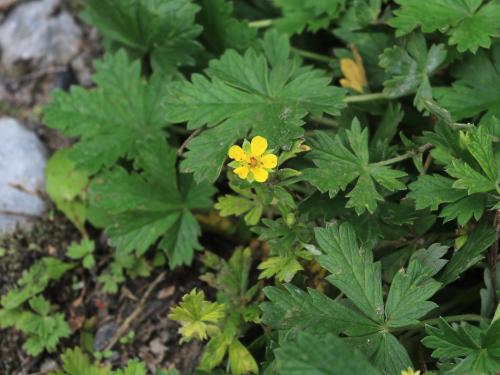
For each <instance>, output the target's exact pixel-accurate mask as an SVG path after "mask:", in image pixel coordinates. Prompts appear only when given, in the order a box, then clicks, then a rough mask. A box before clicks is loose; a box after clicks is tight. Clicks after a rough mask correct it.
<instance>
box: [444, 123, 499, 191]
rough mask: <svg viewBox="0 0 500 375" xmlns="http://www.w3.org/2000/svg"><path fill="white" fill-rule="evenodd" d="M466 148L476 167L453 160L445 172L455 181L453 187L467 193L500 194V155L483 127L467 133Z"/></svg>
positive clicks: (490, 136) (469, 163)
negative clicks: (493, 192) (495, 150)
mask: <svg viewBox="0 0 500 375" xmlns="http://www.w3.org/2000/svg"><path fill="white" fill-rule="evenodd" d="M465 143H466V147H467V150H468V151H469V153H470V154H471V155H472V157H473V158H474V161H475V163H477V167H476V166H475V165H474V164H472V163H471V162H465V161H462V160H458V159H455V160H453V161H452V163H451V165H449V166H448V168H447V169H446V171H447V172H448V174H449V175H451V176H452V177H454V178H456V179H457V180H456V181H455V183H454V184H453V187H455V188H458V189H465V190H467V193H468V194H469V195H470V194H474V193H485V192H489V191H497V192H500V158H499V157H498V156H499V155H500V150H499V152H497V153H495V152H494V150H493V137H492V135H491V134H490V133H489V131H488V130H487V128H486V126H485V125H481V126H479V127H478V128H475V129H474V130H473V131H471V132H469V134H468V137H467V138H466V139H465Z"/></svg>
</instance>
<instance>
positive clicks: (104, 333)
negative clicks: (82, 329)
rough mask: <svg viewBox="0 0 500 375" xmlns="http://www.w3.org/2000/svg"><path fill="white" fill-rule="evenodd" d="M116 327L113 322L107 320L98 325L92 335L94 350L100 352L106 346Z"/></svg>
mask: <svg viewBox="0 0 500 375" xmlns="http://www.w3.org/2000/svg"><path fill="white" fill-rule="evenodd" d="M117 329H118V325H117V324H116V323H115V322H108V323H105V324H104V325H102V326H100V327H99V329H98V330H97V332H96V334H95V336H94V342H93V346H94V350H96V351H98V352H100V351H102V350H104V348H106V346H107V345H108V344H109V342H110V341H111V339H112V338H113V336H114V334H115V333H116V331H117Z"/></svg>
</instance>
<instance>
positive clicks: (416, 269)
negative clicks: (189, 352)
mask: <svg viewBox="0 0 500 375" xmlns="http://www.w3.org/2000/svg"><path fill="white" fill-rule="evenodd" d="M499 12H500V3H499V1H497V0H460V1H459V0H433V1H422V0H395V1H382V0H304V1H296V0H274V1H272V2H268V3H265V2H261V1H259V0H255V1H240V0H235V1H229V0H196V1H194V0H144V1H143V0H126V1H122V0H120V1H118V0H99V1H98V0H87V1H86V8H85V11H84V13H83V19H84V20H85V21H86V22H88V23H89V24H91V25H93V26H95V27H97V29H98V30H99V31H100V32H101V34H102V36H103V43H104V46H105V54H104V56H103V57H102V59H99V60H97V61H96V62H95V65H94V66H95V74H94V76H93V82H94V84H95V87H92V88H90V89H84V88H81V87H73V88H72V89H71V90H70V91H69V92H63V91H58V92H56V93H54V97H53V101H52V102H51V103H50V104H49V105H48V106H46V107H45V109H44V121H45V123H46V124H47V125H48V126H50V127H52V128H56V129H58V130H60V131H61V132H62V133H63V134H65V135H67V136H70V137H76V138H77V140H76V142H75V144H74V145H73V146H72V147H70V148H69V149H68V150H64V151H62V152H59V153H57V154H55V155H54V157H53V158H52V159H51V162H50V164H49V168H48V171H47V184H48V185H47V191H48V193H49V194H50V195H51V197H52V198H53V200H54V201H55V203H56V205H57V207H58V209H60V210H61V211H62V212H64V213H65V214H66V215H67V216H68V217H69V218H70V220H71V221H72V222H73V223H74V224H75V226H76V227H77V228H79V230H80V232H81V233H82V236H83V237H84V238H83V240H82V241H81V242H80V243H79V244H73V245H72V246H71V247H70V249H69V250H68V254H67V255H68V257H70V258H71V259H73V260H81V261H82V263H83V266H84V267H85V268H88V269H90V270H91V271H93V270H94V269H95V264H96V257H97V256H99V255H98V254H96V252H95V248H94V243H93V242H92V241H91V240H89V239H88V233H87V228H88V226H89V224H90V225H92V226H94V227H96V228H102V229H103V230H104V231H105V233H106V235H107V238H108V240H109V244H110V246H111V247H113V248H114V249H115V256H114V257H113V259H112V261H111V262H110V263H109V264H108V268H107V270H106V271H105V272H103V273H101V274H100V275H99V276H98V280H99V282H100V283H101V284H102V287H103V289H104V291H107V292H110V293H115V292H117V291H118V288H119V284H120V283H122V282H123V281H124V280H125V278H126V276H130V277H132V278H134V277H137V276H144V277H145V276H148V275H149V274H150V272H151V269H152V268H153V267H162V266H165V265H166V264H167V263H168V267H170V268H174V267H178V266H182V265H191V264H192V262H193V259H195V254H196V253H195V251H198V250H203V249H205V248H207V247H208V248H211V247H212V246H213V247H217V246H221V245H220V244H225V245H222V248H217V250H218V251H221V254H226V253H227V252H226V251H227V250H229V251H230V253H231V255H227V256H222V255H216V253H215V251H213V249H211V250H212V251H205V252H204V255H203V256H201V257H200V260H201V263H202V264H201V265H199V267H200V269H202V270H203V271H202V272H204V274H203V275H202V276H201V279H202V280H203V281H204V282H206V283H207V285H208V287H210V288H212V289H215V290H216V293H215V297H214V298H213V300H210V299H209V298H207V295H208V296H210V294H205V293H204V292H203V291H201V290H192V291H191V292H190V293H188V294H186V295H185V296H184V297H183V298H182V300H181V301H180V302H179V304H178V305H177V306H174V307H173V308H172V309H171V312H170V315H169V317H170V319H172V320H175V321H177V322H178V323H179V324H180V330H179V333H180V335H181V339H182V341H190V340H198V341H202V342H205V343H206V345H205V349H204V352H203V354H202V356H201V358H200V363H199V369H198V373H200V374H201V373H211V374H218V373H227V372H229V373H231V374H237V375H239V374H245V373H258V372H262V373H265V374H274V373H278V374H282V375H295V374H296V375H299V374H318V375H322V374H347V373H368V374H390V375H399V374H401V373H402V371H405V370H407V369H408V368H415V367H417V365H416V364H417V363H419V366H420V364H421V363H422V362H424V365H423V366H425V368H430V369H439V371H440V372H441V373H444V374H463V373H469V374H476V373H477V374H483V373H494V372H495V371H500V357H499V349H498V348H499V347H500V339H499V338H500V332H499V330H500V325H499V323H498V321H499V319H498V318H499V314H500V313H499V310H498V308H497V305H498V300H499V295H500V292H499V285H500V283H499V281H498V280H500V276H499V275H500V273H499V271H498V270H499V269H500V266H499V265H498V232H499V224H498V223H499V221H500V216H499V210H500V203H499V202H500V144H499V139H500V121H499V120H498V119H497V118H500V111H499V110H498V108H499V103H500V96H499V95H498V94H497V93H498V86H499V85H500V74H499V71H500V66H499V64H500V62H499V61H500V55H499V53H500V44H499V43H498V41H496V40H495V38H497V36H498V31H499V30H498V29H499V26H498V25H497V22H496V19H497V18H498V15H499ZM236 15H238V17H237V16H236ZM241 15H244V16H246V17H247V18H260V20H257V21H252V22H247V21H246V20H244V19H242V17H241ZM250 26H254V27H255V28H252V27H250ZM259 28H266V30H260V29H259ZM258 29H259V30H258ZM332 35H333V36H334V37H335V38H332ZM304 46H307V50H304V49H301V48H299V47H302V48H303V47H304ZM332 52H333V54H332ZM320 53H324V54H325V53H326V55H322V54H320ZM342 75H344V76H342ZM338 83H342V86H344V87H339V84H338ZM256 135H259V136H261V137H264V138H265V139H266V140H267V142H268V143H269V148H270V150H272V153H273V154H275V155H277V157H278V165H277V167H276V170H275V171H272V172H271V174H270V176H269V178H268V179H267V180H266V182H265V183H259V182H256V181H251V182H250V181H248V180H243V179H241V178H239V177H238V176H237V175H235V173H234V172H233V170H232V169H230V168H227V167H226V159H227V153H228V150H229V148H230V147H231V146H232V145H234V144H240V141H241V140H242V139H245V138H250V137H253V136H256ZM245 157H246V156H245ZM256 162H258V161H256V160H251V158H249V160H245V163H248V164H249V165H250V164H251V163H256ZM214 196H215V198H216V199H215V200H216V203H215V204H214V203H213V201H212V198H213V197H214ZM213 209H215V210H216V211H214V210H213ZM210 210H211V211H210ZM207 211H210V214H209V216H208V218H209V219H206V217H205V216H204V212H207ZM214 217H216V218H217V220H220V222H223V223H224V226H219V227H216V226H211V224H213V223H212V222H211V220H212V219H213V218H214ZM212 221H213V220H212ZM200 222H201V224H200ZM235 227H238V228H239V229H238V230H234V228H235ZM242 227H243V228H244V229H241V228H242ZM202 228H203V229H207V231H206V232H205V233H210V236H213V237H217V239H219V238H218V237H220V239H221V241H210V240H209V241H204V240H200V236H201V235H202ZM209 230H211V232H209ZM242 233H244V234H242ZM252 234H255V235H256V236H253V235H252ZM252 236H253V238H252ZM206 238H209V236H206V237H205V238H204V239H206ZM214 243H215V244H216V245H214ZM235 244H236V245H235ZM241 244H243V247H238V246H237V245H241ZM224 246H226V248H224ZM233 247H234V249H233ZM50 259H51V258H47V259H44V260H42V261H41V262H40V263H37V265H36V267H40V266H39V264H45V263H47V262H48V263H50V262H51V261H53V260H50ZM44 262H45V263H44ZM45 266H50V264H46V265H45ZM71 266H72V265H71ZM61 267H63V266H61ZM68 267H70V266H69V265H66V266H64V267H63V268H64V270H61V271H60V273H55V271H54V272H52V273H51V272H48V273H47V275H46V276H44V277H43V278H40V279H35V278H34V277H33V275H31V276H26V275H25V276H24V277H23V279H22V280H21V282H20V289H18V290H14V291H12V292H10V293H9V294H8V295H7V296H5V297H4V298H3V299H2V305H3V308H2V310H0V317H1V318H2V319H0V324H2V325H4V326H7V325H16V327H17V328H18V329H20V330H22V331H23V332H25V333H26V334H27V335H28V341H27V344H26V345H25V347H26V349H27V350H28V351H29V352H30V353H32V354H36V353H38V352H40V351H41V350H43V349H47V350H53V349H54V348H55V345H56V344H57V341H58V339H59V338H60V337H64V336H67V335H68V334H69V331H67V330H65V326H64V319H63V316H62V315H61V314H50V311H51V306H50V304H49V303H48V302H47V301H46V300H45V299H43V298H42V297H41V296H40V293H42V292H43V290H44V288H45V287H46V285H47V284H48V282H49V281H51V280H53V279H57V278H58V277H60V276H61V275H62V273H64V271H65V270H66V269H68ZM34 268H35V266H34ZM34 272H35V271H32V270H30V271H29V272H28V273H27V275H30V274H32V273H34ZM37 272H38V271H37ZM50 275H52V276H50ZM478 276H479V277H478ZM475 278H478V280H476V281H474V280H475ZM471 280H472V281H471ZM483 283H484V288H483V289H481V291H479V290H478V289H479V288H480V287H478V286H477V285H476V284H480V285H481V286H482V285H483ZM469 284H470V285H469ZM261 292H262V293H261ZM479 305H480V306H479ZM28 306H29V310H28ZM479 307H481V314H475V313H476V312H478V311H479ZM495 310H496V313H495ZM19 314H22V315H23V316H26V317H27V318H26V320H24V319H19V320H16V318H15V317H16V316H18V315H19ZM457 314H459V315H457ZM28 321H29V322H30V323H29V324H28ZM4 322H7V323H4ZM474 322H475V323H474ZM262 328H263V329H262ZM422 353H424V355H422ZM425 353H427V355H425ZM431 357H432V359H431ZM416 358H419V362H417V361H416ZM353 359H354V360H353ZM75 363H76V364H78V365H75ZM63 364H64V366H63V368H64V370H65V371H66V373H67V374H68V375H78V374H80V373H81V372H78V371H79V369H80V368H82V369H86V370H85V371H87V372H86V373H89V374H92V373H95V374H112V373H113V372H111V370H110V369H105V368H102V367H100V366H98V365H93V364H91V363H90V362H89V360H88V359H87V358H86V357H85V356H84V355H83V354H82V353H81V352H80V351H78V349H77V350H75V351H68V352H67V353H66V354H64V356H63ZM224 369H225V370H224ZM144 371H145V370H144V369H143V366H142V365H141V364H139V363H136V362H132V363H131V364H129V366H128V367H127V368H126V369H124V370H122V371H121V372H120V371H118V372H114V373H116V374H129V375H130V374H139V375H140V374H143V373H144Z"/></svg>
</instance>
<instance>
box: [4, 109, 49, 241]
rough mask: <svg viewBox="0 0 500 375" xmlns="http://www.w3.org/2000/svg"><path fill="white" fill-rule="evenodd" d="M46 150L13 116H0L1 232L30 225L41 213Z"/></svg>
mask: <svg viewBox="0 0 500 375" xmlns="http://www.w3.org/2000/svg"><path fill="white" fill-rule="evenodd" d="M46 156H47V153H46V151H45V148H44V146H43V144H42V143H41V142H40V140H39V139H38V138H37V136H36V135H35V134H34V133H32V132H31V131H29V130H27V129H25V128H24V127H23V126H22V125H21V124H20V123H19V122H18V121H17V120H15V119H13V118H8V117H3V118H0V235H2V234H5V233H9V232H11V231H13V230H14V229H15V228H16V226H17V225H19V226H22V227H29V224H30V223H31V222H32V221H33V218H34V217H36V216H39V215H41V214H42V213H43V211H44V210H45V208H46V204H45V202H44V201H43V199H42V198H41V197H40V194H39V193H40V192H43V191H44V186H45V182H44V181H45V178H44V173H45V166H46V164H47V157H46Z"/></svg>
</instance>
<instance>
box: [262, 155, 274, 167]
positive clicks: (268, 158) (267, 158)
mask: <svg viewBox="0 0 500 375" xmlns="http://www.w3.org/2000/svg"><path fill="white" fill-rule="evenodd" d="M260 162H261V165H262V166H263V167H264V168H267V169H271V168H274V167H276V166H277V165H278V157H277V156H276V155H273V154H267V155H264V156H262V157H261V158H260Z"/></svg>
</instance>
